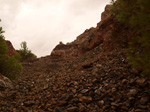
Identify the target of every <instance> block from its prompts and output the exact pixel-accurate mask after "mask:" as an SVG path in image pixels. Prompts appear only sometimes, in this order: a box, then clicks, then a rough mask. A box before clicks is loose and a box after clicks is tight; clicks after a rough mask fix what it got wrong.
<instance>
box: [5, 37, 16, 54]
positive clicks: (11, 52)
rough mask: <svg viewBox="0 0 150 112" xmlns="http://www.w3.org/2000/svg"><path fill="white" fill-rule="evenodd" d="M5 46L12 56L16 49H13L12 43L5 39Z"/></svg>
mask: <svg viewBox="0 0 150 112" xmlns="http://www.w3.org/2000/svg"><path fill="white" fill-rule="evenodd" d="M5 42H6V44H7V47H8V55H9V56H14V55H15V54H16V50H15V49H14V47H13V45H12V43H11V42H10V41H8V40H5Z"/></svg>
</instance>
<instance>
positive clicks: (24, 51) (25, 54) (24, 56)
mask: <svg viewBox="0 0 150 112" xmlns="http://www.w3.org/2000/svg"><path fill="white" fill-rule="evenodd" d="M20 45H21V49H20V50H19V51H18V52H19V54H20V56H21V60H22V61H25V60H28V59H33V58H36V57H37V56H36V55H35V54H33V53H32V52H31V50H29V49H28V47H27V43H26V42H25V41H23V42H22V43H21V44H20Z"/></svg>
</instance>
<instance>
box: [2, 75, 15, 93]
mask: <svg viewBox="0 0 150 112" xmlns="http://www.w3.org/2000/svg"><path fill="white" fill-rule="evenodd" d="M6 88H9V89H13V84H12V82H11V80H10V79H8V78H7V77H5V76H3V75H2V74H0V90H4V89H6Z"/></svg>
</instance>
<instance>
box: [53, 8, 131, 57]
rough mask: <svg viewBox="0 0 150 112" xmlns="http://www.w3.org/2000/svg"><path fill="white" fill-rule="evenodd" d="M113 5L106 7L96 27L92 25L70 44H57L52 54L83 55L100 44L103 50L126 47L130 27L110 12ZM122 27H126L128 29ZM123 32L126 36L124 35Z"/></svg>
mask: <svg viewBox="0 0 150 112" xmlns="http://www.w3.org/2000/svg"><path fill="white" fill-rule="evenodd" d="M111 7H112V6H111V5H107V6H106V7H105V11H104V12H103V13H102V15H101V21H100V22H99V23H98V24H97V27H96V28H93V27H92V28H90V29H87V30H85V32H84V33H83V34H81V35H79V36H78V37H77V38H76V40H75V41H73V42H71V43H69V44H62V43H61V44H59V45H57V46H56V48H55V49H54V50H53V51H52V54H51V55H57V56H60V57H70V56H81V55H83V54H84V53H86V52H88V51H90V50H92V49H94V48H96V47H97V46H99V45H101V47H102V49H103V50H115V49H117V48H122V47H124V45H125V44H126V42H127V38H126V36H127V35H126V34H127V33H126V32H128V28H127V26H125V25H122V24H121V23H119V22H118V21H117V19H116V18H115V17H114V16H113V15H112V14H111V13H110V9H111ZM122 29H126V31H124V30H122ZM123 33H124V36H125V38H123V37H122V36H123V35H122V34H123ZM120 35H122V36H120ZM116 43H118V44H116Z"/></svg>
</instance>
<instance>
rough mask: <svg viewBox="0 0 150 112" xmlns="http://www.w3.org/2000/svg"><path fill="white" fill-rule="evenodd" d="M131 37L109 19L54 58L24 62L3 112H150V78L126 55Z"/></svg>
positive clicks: (1, 93)
mask: <svg viewBox="0 0 150 112" xmlns="http://www.w3.org/2000/svg"><path fill="white" fill-rule="evenodd" d="M105 15H107V14H105ZM130 35H132V32H130V30H129V28H128V27H127V26H123V25H122V24H120V23H119V22H117V20H116V19H115V18H114V17H113V16H112V15H108V17H105V20H103V21H101V22H100V23H98V25H97V27H96V28H91V29H90V30H86V31H85V32H84V33H83V34H82V35H80V36H79V37H77V39H76V40H75V41H74V42H72V43H69V44H67V45H64V44H60V45H58V46H56V48H55V49H54V51H53V52H52V54H51V55H50V56H47V57H43V58H40V59H37V60H32V61H30V62H24V63H22V64H23V66H24V69H23V72H22V74H21V75H20V76H19V78H18V79H17V80H15V81H13V84H14V88H13V89H7V88H6V89H5V90H0V112H149V111H150V79H149V78H142V77H140V76H138V74H137V73H134V71H133V70H132V69H131V67H130V65H129V64H128V60H127V58H126V55H125V48H126V46H127V41H128V37H129V36H130ZM60 46H61V47H60Z"/></svg>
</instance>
